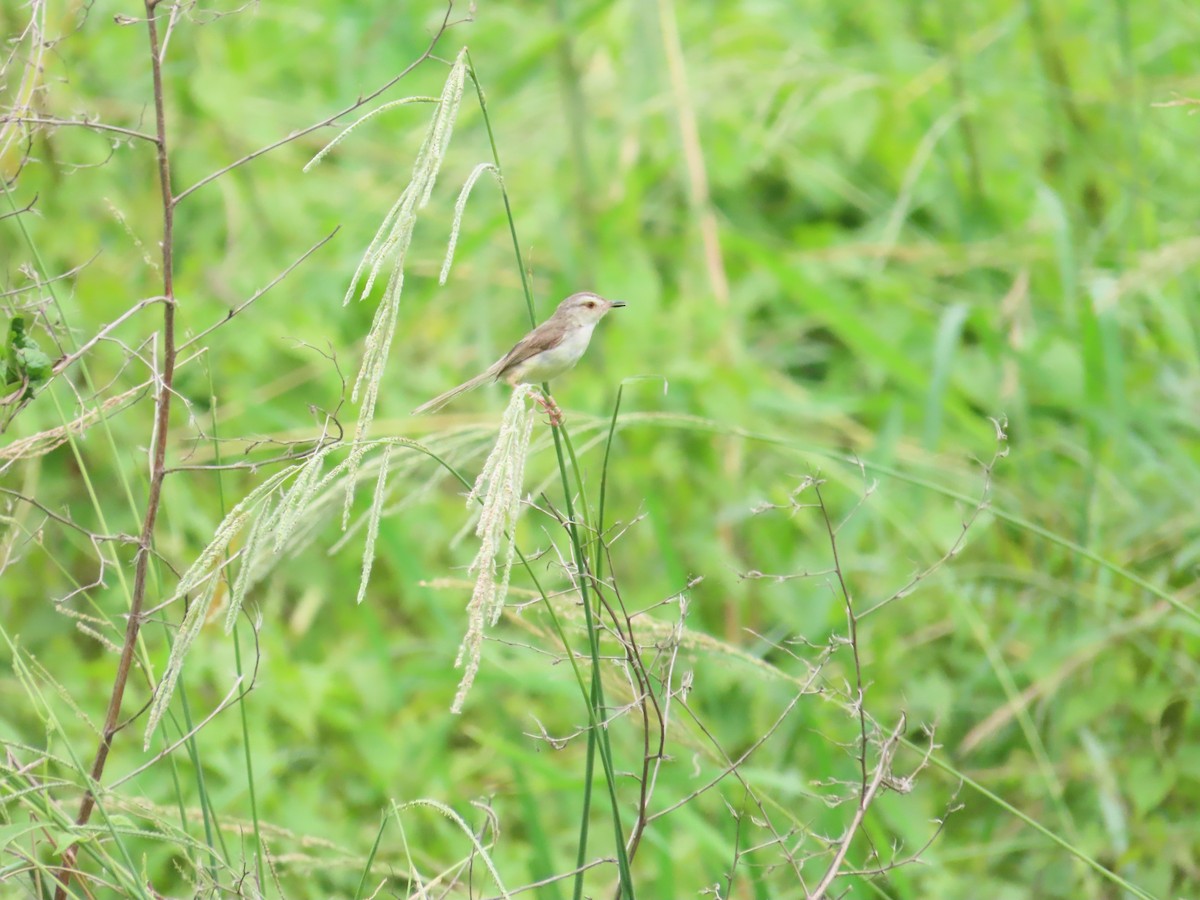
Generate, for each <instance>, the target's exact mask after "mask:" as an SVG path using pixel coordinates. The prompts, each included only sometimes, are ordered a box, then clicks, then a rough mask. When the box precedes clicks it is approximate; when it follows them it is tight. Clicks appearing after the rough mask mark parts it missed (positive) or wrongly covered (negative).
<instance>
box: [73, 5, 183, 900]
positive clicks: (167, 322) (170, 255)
mask: <svg viewBox="0 0 1200 900" xmlns="http://www.w3.org/2000/svg"><path fill="white" fill-rule="evenodd" d="M158 2H159V0H145V7H146V31H147V38H148V40H149V42H150V71H151V75H152V77H153V81H154V118H155V134H156V135H157V140H156V141H155V147H156V150H157V153H156V156H157V158H158V180H159V192H160V194H161V198H162V210H163V226H162V283H163V293H162V298H163V324H162V338H163V340H162V347H163V367H162V374H161V377H160V379H159V387H158V391H157V394H156V397H155V410H154V412H155V417H154V441H153V450H152V457H151V462H150V492H149V496H148V497H147V500H146V513H145V518H144V519H143V520H142V530H141V535H140V537H139V542H138V543H139V545H138V553H137V562H136V564H135V567H134V576H133V590H132V594H131V597H130V603H129V618H128V620H127V622H126V625H125V641H124V644H123V645H122V647H121V658H120V661H119V662H118V663H117V673H116V677H115V678H114V680H113V688H112V696H111V697H110V698H109V704H108V712H107V713H106V714H105V717H104V730H103V731H102V733H101V737H100V744H99V746H98V747H97V748H96V757H95V759H94V760H93V762H92V769H91V775H90V778H89V782H88V790H87V791H86V792H85V793H84V795H83V801H82V802H81V803H80V806H79V815H78V816H77V817H76V819H75V824H76V827H77V828H79V829H82V828H83V827H84V826H85V825H87V823H88V820H89V819H90V818H91V815H92V810H93V809H94V808H95V806H96V791H97V790H98V789H99V785H100V779H101V778H102V777H103V776H104V766H105V764H106V763H107V762H108V753H109V750H110V749H111V748H112V740H113V735H114V734H115V733H116V731H117V723H118V721H119V720H120V717H121V701H122V700H123V699H124V696H125V685H126V683H127V682H128V680H129V671H130V669H131V668H132V665H133V655H134V649H135V647H136V646H137V638H138V634H139V632H140V631H141V626H142V608H143V606H144V605H145V601H146V589H147V584H148V577H147V576H148V574H149V569H150V547H151V545H152V544H153V542H154V528H155V524H156V523H157V521H158V513H159V509H160V507H161V505H162V487H163V479H164V478H165V476H166V454H167V433H168V430H169V428H170V424H171V400H172V398H173V397H174V396H175V391H174V381H175V360H176V355H177V352H178V351H177V348H176V346H175V283H174V271H175V254H174V230H175V206H174V203H173V202H172V197H171V166H170V157H169V156H168V146H167V119H166V98H165V95H164V91H163V74H162V58H161V55H160V53H159V40H158V23H157V19H156V16H155V7H156V6H157V5H158ZM78 847H79V845H78V844H73V845H72V846H71V848H70V849H69V850H68V851H67V852H66V853H65V854H64V855H63V870H62V871H61V873H60V875H59V884H58V887H57V889H56V890H55V893H54V897H55V900H66V897H67V890H68V888H69V886H70V881H71V870H72V869H73V868H74V866H75V860H76V857H77V855H78Z"/></svg>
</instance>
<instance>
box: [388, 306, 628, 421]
mask: <svg viewBox="0 0 1200 900" xmlns="http://www.w3.org/2000/svg"><path fill="white" fill-rule="evenodd" d="M624 305H625V304H624V302H623V301H621V300H605V299H604V298H603V297H601V296H600V295H599V294H593V293H591V292H590V291H581V292H579V293H578V294H572V295H571V296H570V297H568V298H567V299H566V300H564V301H563V302H562V303H560V304H558V309H556V310H555V311H554V315H552V316H551V317H550V318H548V319H547V320H546V321H545V322H543V323H542V324H541V325H539V326H538V327H537V328H535V329H533V331H531V332H529V334H527V335H525V337H523V338H521V340H520V341H518V342H517V345H516V346H515V347H513V348H512V349H511V350H509V351H508V353H507V354H506V355H505V356H504V357H503V358H502V359H499V360H497V361H496V362H495V363H493V364H492V365H491V366H489V367H488V368H487V370H486V371H485V372H483V373H482V374H480V375H476V376H475V377H474V378H472V379H471V380H470V381H465V382H463V383H462V384H460V385H459V386H458V387H456V388H451V389H450V390H448V391H446V393H444V394H439V395H438V396H436V397H434V398H433V399H432V400H430V401H429V402H428V403H422V404H421V405H420V406H418V407H417V408H416V409H414V410H413V411H412V414H413V415H414V416H419V415H421V414H422V413H427V412H434V411H435V410H438V409H441V408H442V407H443V406H445V405H446V404H447V403H449V402H450V401H451V400H453V399H454V398H455V397H457V396H458V395H459V394H465V393H466V392H467V391H472V390H474V389H475V388H477V387H479V386H480V385H481V384H485V383H487V382H489V381H501V380H503V381H506V382H508V384H510V385H512V386H514V387H515V386H516V385H518V384H528V383H534V384H536V383H538V382H541V381H550V380H551V379H552V378H557V377H558V376H559V375H561V374H562V373H563V372H566V371H567V370H568V369H570V368H571V367H572V366H574V365H575V363H577V362H579V358H580V357H581V356H583V353H584V351H585V350H587V348H588V343H589V342H590V341H591V339H592V332H593V331H594V330H595V328H596V323H598V322H599V321H600V320H601V319H603V318H604V316H605V314H607V313H608V311H609V310H610V309H614V308H616V307H618V306H624Z"/></svg>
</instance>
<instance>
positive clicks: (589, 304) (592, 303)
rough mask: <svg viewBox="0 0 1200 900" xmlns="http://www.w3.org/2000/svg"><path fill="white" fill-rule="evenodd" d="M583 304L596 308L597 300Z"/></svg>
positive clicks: (589, 307)
mask: <svg viewBox="0 0 1200 900" xmlns="http://www.w3.org/2000/svg"><path fill="white" fill-rule="evenodd" d="M583 305H584V306H586V307H587V308H588V309H595V308H596V301H595V300H589V301H588V302H587V303H585V304H583Z"/></svg>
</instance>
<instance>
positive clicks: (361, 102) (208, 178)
mask: <svg viewBox="0 0 1200 900" xmlns="http://www.w3.org/2000/svg"><path fill="white" fill-rule="evenodd" d="M453 10H454V0H447V3H446V15H445V16H444V17H443V18H442V24H441V25H439V26H438V30H437V31H436V32H434V35H433V38H432V39H431V40H430V41H429V46H428V47H426V48H425V52H424V53H422V54H421V55H420V56H418V57H417V58H416V59H415V60H413V61H412V62H411V63H409V64H408V65H407V66H405V67H404V70H403V71H402V72H401V73H400V74H399V75H397V76H395V77H394V78H392V79H390V80H389V81H387V82H386V83H385V84H384V85H382V86H381V87H378V88H376V89H375V90H373V91H371V93H369V94H367V95H366V96H365V97H360V98H359V99H357V100H355V101H354V102H353V103H351V104H350V105H349V106H347V107H346V108H345V109H343V110H340V111H338V112H336V113H334V114H333V115H332V116H329V117H328V118H325V119H322V120H321V121H320V122H317V123H316V124H315V125H309V126H308V127H307V128H301V129H300V130H299V131H293V132H292V133H291V134H289V135H288V136H287V137H283V138H280V139H279V140H277V141H275V142H274V143H271V144H267V146H265V147H260V148H259V149H258V150H255V151H254V152H253V153H247V154H246V155H245V156H243V157H242V158H241V159H238V160H234V161H233V162H231V163H230V164H229V165H227V166H224V167H223V168H220V169H217V171H215V172H213V173H212V174H211V175H205V176H204V177H203V178H201V179H200V180H199V181H197V182H196V183H195V184H193V185H192V186H191V187H189V188H187V189H186V190H184V191H181V192H180V193H179V194H177V195H176V196H175V199H174V200H173V201H172V202H173V203H175V204H178V203H179V202H181V201H182V200H183V198H184V197H186V196H188V195H189V194H191V193H192V192H193V191H197V190H199V189H200V188H202V187H204V186H205V185H206V184H208V183H209V182H212V181H215V180H216V179H218V178H220V177H221V176H222V175H224V174H225V173H226V172H229V171H231V170H233V169H236V168H237V167H238V166H242V165H245V164H246V163H248V162H250V161H251V160H254V159H258V157H260V156H262V155H264V154H266V153H270V152H271V151H272V150H278V149H279V148H280V147H282V146H283V145H284V144H290V143H291V142H292V141H294V140H296V139H297V138H302V137H304V136H305V135H306V134H312V133H313V132H314V131H317V130H318V129H321V128H327V127H329V126H330V125H332V124H334V123H335V122H336V121H337V120H338V119H340V118H342V116H348V115H349V114H350V113H352V112H354V111H355V110H357V109H361V108H362V107H363V106H365V105H366V104H368V103H370V102H371V101H372V100H374V99H375V98H376V97H378V96H379V95H380V94H382V93H384V92H385V91H387V90H388V89H389V88H391V87H392V86H393V85H395V84H396V83H397V82H398V81H400V79H402V78H404V77H405V76H406V75H408V74H409V73H410V72H411V71H412V70H413V69H415V68H416V67H417V66H419V65H420V64H421V63H423V62H425V60H427V59H429V57H430V56H432V55H433V50H434V48H435V47H436V46H437V44H438V41H440V40H441V38H442V35H443V34H445V33H446V31H447V30H448V29H449V28H450V27H451V26H452V24H458V23H451V21H450V13H451V12H452V11H453Z"/></svg>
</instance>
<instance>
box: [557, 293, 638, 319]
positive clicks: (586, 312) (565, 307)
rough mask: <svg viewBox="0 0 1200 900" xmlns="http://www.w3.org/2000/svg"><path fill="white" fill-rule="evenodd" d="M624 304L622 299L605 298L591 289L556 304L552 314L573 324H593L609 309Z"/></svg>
mask: <svg viewBox="0 0 1200 900" xmlns="http://www.w3.org/2000/svg"><path fill="white" fill-rule="evenodd" d="M624 305H625V301H624V300H605V299H604V298H603V297H601V296H600V295H599V294H593V293H592V292H591V291H580V292H579V293H578V294H572V295H571V296H570V297H568V298H567V299H566V300H564V301H563V302H562V303H560V304H558V309H556V310H555V311H554V315H555V316H558V317H560V318H563V319H566V320H568V321H569V322H571V323H572V324H575V325H595V324H596V323H597V322H599V321H600V320H601V319H603V318H604V316H605V314H606V313H607V312H608V311H609V310H610V309H614V308H616V307H618V306H624Z"/></svg>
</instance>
